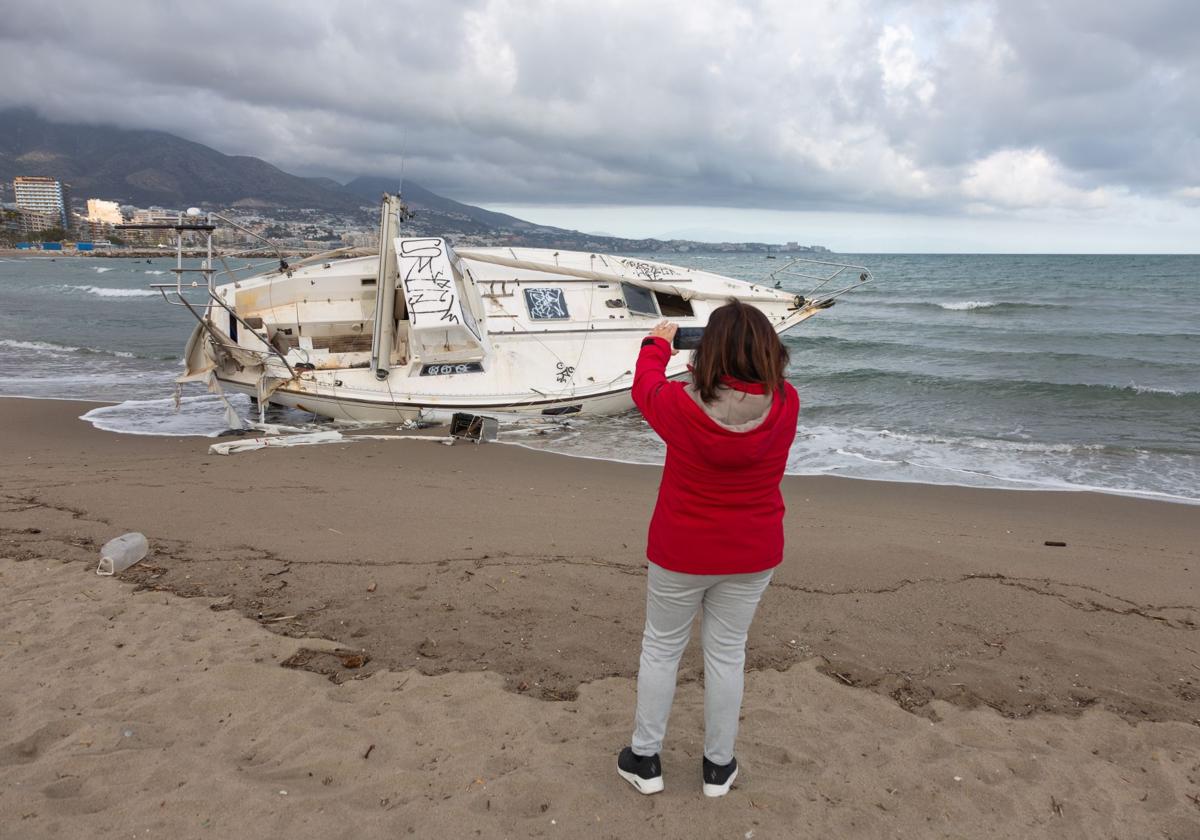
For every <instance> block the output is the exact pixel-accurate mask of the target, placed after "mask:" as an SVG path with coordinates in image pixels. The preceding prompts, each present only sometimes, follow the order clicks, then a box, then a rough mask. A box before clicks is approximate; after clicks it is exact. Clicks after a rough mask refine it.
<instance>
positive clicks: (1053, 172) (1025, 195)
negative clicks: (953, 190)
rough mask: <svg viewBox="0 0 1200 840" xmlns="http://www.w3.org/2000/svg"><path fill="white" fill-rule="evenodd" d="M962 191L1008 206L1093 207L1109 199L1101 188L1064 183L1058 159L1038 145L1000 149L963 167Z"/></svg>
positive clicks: (1063, 174)
mask: <svg viewBox="0 0 1200 840" xmlns="http://www.w3.org/2000/svg"><path fill="white" fill-rule="evenodd" d="M962 190H963V193H964V194H965V195H966V196H967V197H969V198H971V199H973V200H975V201H978V202H980V203H982V204H984V205H985V206H990V207H1003V208H1009V209H1023V208H1035V209H1051V208H1053V209H1071V210H1097V209H1101V208H1103V207H1105V206H1107V205H1108V204H1109V203H1110V202H1111V199H1112V197H1111V195H1110V192H1109V191H1108V190H1105V189H1104V188H1095V189H1090V190H1085V189H1079V188H1077V187H1073V186H1071V185H1070V184H1068V183H1067V182H1066V180H1065V172H1064V171H1063V168H1062V166H1061V165H1060V164H1059V163H1058V161H1056V160H1054V159H1053V158H1052V157H1050V155H1048V154H1046V152H1045V151H1043V150H1042V149H1037V148H1034V149H1004V150H1002V151H998V152H993V153H992V154H990V155H988V156H987V157H986V158H983V159H982V160H979V161H977V162H976V163H974V164H973V165H971V166H970V167H969V168H968V169H967V173H966V177H965V179H964V180H963V182H962Z"/></svg>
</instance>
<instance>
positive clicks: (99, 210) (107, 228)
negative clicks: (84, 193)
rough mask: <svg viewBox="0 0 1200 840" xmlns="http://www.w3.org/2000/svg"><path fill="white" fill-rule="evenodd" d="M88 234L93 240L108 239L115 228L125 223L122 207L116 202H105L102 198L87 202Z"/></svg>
mask: <svg viewBox="0 0 1200 840" xmlns="http://www.w3.org/2000/svg"><path fill="white" fill-rule="evenodd" d="M84 221H85V224H86V226H87V232H88V234H89V235H90V236H91V238H92V239H93V240H95V239H107V238H108V237H110V236H111V235H112V233H113V226H114V225H119V224H121V223H122V222H123V221H125V217H124V216H123V215H122V214H121V205H120V204H118V203H117V202H115V201H105V200H104V199H102V198H89V199H88V200H87V216H86V217H85V220H84Z"/></svg>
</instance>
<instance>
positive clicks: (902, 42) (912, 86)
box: [877, 24, 937, 110]
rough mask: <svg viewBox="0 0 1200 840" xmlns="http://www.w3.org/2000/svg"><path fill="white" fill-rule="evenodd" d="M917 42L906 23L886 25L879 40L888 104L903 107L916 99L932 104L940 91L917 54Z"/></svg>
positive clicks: (880, 60) (880, 62)
mask: <svg viewBox="0 0 1200 840" xmlns="http://www.w3.org/2000/svg"><path fill="white" fill-rule="evenodd" d="M915 42H916V38H915V36H914V35H913V31H912V29H911V28H910V27H909V26H908V25H906V24H899V25H895V26H893V25H888V26H885V27H883V32H882V33H880V35H879V40H878V42H877V49H878V52H879V64H880V67H881V68H882V70H883V89H884V93H885V94H886V97H887V101H888V104H889V105H891V106H892V107H894V108H897V109H899V110H904V109H906V108H908V107H910V106H911V105H913V104H914V102H913V100H916V103H919V104H920V105H923V106H928V105H929V104H930V102H931V101H932V100H933V95H934V93H935V92H936V91H937V85H935V84H934V82H933V79H932V78H931V77H930V74H929V71H928V69H927V68H926V67H925V66H924V65H923V64H922V63H921V60H920V59H919V58H918V57H917V51H916V49H915Z"/></svg>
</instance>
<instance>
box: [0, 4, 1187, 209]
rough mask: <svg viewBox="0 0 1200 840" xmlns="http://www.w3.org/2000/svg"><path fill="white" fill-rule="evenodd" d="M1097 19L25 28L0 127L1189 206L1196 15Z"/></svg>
mask: <svg viewBox="0 0 1200 840" xmlns="http://www.w3.org/2000/svg"><path fill="white" fill-rule="evenodd" d="M1097 5H1100V4H1096V3H1083V2H1074V1H1073V2H1055V3H1049V2H1033V1H1032V0H1029V1H1028V2H1027V1H1026V0H1017V1H1016V2H1012V1H1011V0H1006V1H1005V2H1002V3H995V4H963V3H938V2H932V0H918V1H917V2H911V3H896V2H887V1H886V0H884V1H883V2H866V0H861V1H860V0H851V2H842V3H836V4H834V3H827V4H819V3H813V4H797V3H785V2H765V0H764V2H756V3H743V4H740V5H737V4H729V3H724V2H697V1H696V0H693V1H692V2H687V1H686V0H677V2H676V1H675V0H672V2H660V3H645V2H641V3H634V2H629V3H624V2H621V3H588V2H582V0H579V2H560V3H548V2H537V3H516V2H513V3H504V2H489V0H477V1H476V2H459V3H453V4H451V3H432V2H413V0H408V2H399V3H388V4H375V3H365V2H361V3H328V2H288V3H282V2H272V3H268V2H263V3H239V2H232V0H209V2H206V3H204V4H182V3H149V2H146V3H121V4H116V3H112V4H107V3H101V2H91V3H86V4H83V3H80V4H54V5H53V7H52V8H51V7H50V4H42V5H41V6H35V5H34V4H26V5H24V6H23V7H22V8H17V9H9V10H6V12H5V14H4V16H3V20H2V22H0V76H2V77H3V78H4V79H5V84H4V85H3V86H2V87H0V104H22V105H33V106H35V107H37V108H38V109H39V110H40V111H42V112H43V113H44V114H46V115H47V116H51V117H53V118H62V119H74V120H78V119H83V120H91V121H108V122H116V123H118V124H122V125H129V126H137V127H153V128H162V129H165V130H168V131H173V132H175V133H178V134H181V135H183V136H186V137H189V138H192V139H196V140H199V141H201V142H204V143H207V144H209V145H212V146H215V147H216V148H219V149H221V150H222V151H226V152H229V153H242V154H254V155H257V156H260V157H263V158H266V159H268V160H270V161H272V162H274V163H276V164H278V165H280V166H282V167H284V168H286V169H289V170H291V171H297V172H300V173H303V174H321V175H330V176H333V177H338V178H343V179H347V178H350V177H353V176H355V175H359V174H398V173H399V171H400V167H401V160H402V159H403V161H404V169H405V171H406V173H408V174H409V175H410V176H411V177H413V178H415V179H417V180H420V181H422V182H423V183H425V184H426V185H427V186H430V187H432V188H435V189H441V190H444V191H446V192H449V193H451V194H453V195H456V196H458V197H462V198H466V199H470V200H475V201H509V202H515V201H529V202H542V203H622V204H632V203H653V204H668V203H672V204H706V205H729V206H741V207H773V208H791V209H804V208H817V207H819V208H823V209H831V208H857V209H874V210H898V209H906V208H919V209H923V210H929V211H954V210H956V209H959V208H962V207H964V206H966V205H968V204H969V205H971V206H974V207H984V208H987V207H999V208H1004V207H1009V208H1011V207H1065V208H1067V209H1079V210H1081V211H1083V212H1087V211H1088V210H1089V209H1093V208H1095V207H1098V206H1103V205H1105V203H1106V202H1111V201H1121V200H1128V199H1129V198H1130V197H1147V198H1150V199H1154V198H1164V197H1165V199H1166V200H1168V201H1171V200H1174V199H1173V198H1172V196H1183V197H1184V198H1180V199H1179V200H1181V201H1182V200H1191V199H1188V198H1186V196H1188V195H1193V194H1194V193H1189V192H1188V191H1189V190H1193V191H1194V190H1195V189H1196V187H1197V185H1200V147H1198V145H1197V144H1198V140H1197V122H1198V120H1200V99H1198V94H1197V93H1196V89H1197V87H1200V85H1198V84H1197V82H1198V81H1200V73H1197V70H1198V66H1197V63H1198V60H1200V59H1198V58H1197V51H1196V50H1195V49H1194V45H1195V43H1196V37H1197V35H1200V31H1198V30H1200V25H1198V18H1200V12H1197V11H1196V8H1197V7H1196V6H1195V4H1194V3H1191V2H1186V3H1185V2H1166V0H1152V1H1151V2H1142V3H1139V4H1137V5H1136V6H1132V5H1129V4H1116V3H1113V4H1104V5H1106V6H1107V8H1103V9H1097V8H1095V7H1096V6H1097ZM1014 180H1016V181H1020V183H1019V184H1014Z"/></svg>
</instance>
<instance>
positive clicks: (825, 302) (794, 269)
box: [767, 257, 875, 309]
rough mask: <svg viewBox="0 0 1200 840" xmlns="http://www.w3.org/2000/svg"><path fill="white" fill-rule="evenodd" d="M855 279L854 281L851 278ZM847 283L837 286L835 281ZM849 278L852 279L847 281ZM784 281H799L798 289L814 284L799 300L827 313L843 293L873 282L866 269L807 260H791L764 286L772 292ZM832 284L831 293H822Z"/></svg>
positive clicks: (844, 264) (769, 278) (781, 285)
mask: <svg viewBox="0 0 1200 840" xmlns="http://www.w3.org/2000/svg"><path fill="white" fill-rule="evenodd" d="M856 274H857V275H858V276H857V277H855V276H854V275H856ZM839 278H840V282H843V283H847V281H849V282H848V283H847V285H844V286H838V285H837V284H835V281H838V280H839ZM850 278H853V279H850ZM784 280H792V281H800V283H801V285H807V284H809V283H816V285H815V286H812V287H811V288H809V289H808V290H807V291H805V292H804V293H803V295H802V296H803V298H804V299H805V301H806V302H807V303H808V305H809V306H815V307H817V308H819V309H827V308H828V307H830V306H833V304H834V303H835V302H836V300H837V299H838V298H839V297H841V296H842V295H844V294H846V293H847V292H851V291H853V290H854V289H857V288H858V287H859V286H863V285H865V284H867V283H870V282H872V281H874V280H875V276H874V275H873V274H871V270H870V269H869V268H867V267H866V266H862V265H854V264H852V263H839V262H831V261H829V260H813V259H809V258H807V257H795V258H793V259H792V260H790V261H789V262H788V263H787V264H786V265H783V266H781V267H779V268H777V269H775V270H774V271H772V272H771V273H770V274H768V275H767V283H769V284H770V285H771V286H773V287H774V288H776V289H781V288H783V281H784ZM830 284H834V285H835V288H834V290H833V291H822V290H823V289H825V288H826V287H828V286H829V285H830Z"/></svg>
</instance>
